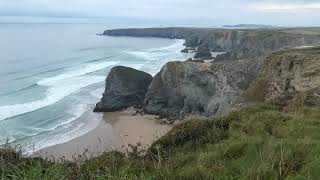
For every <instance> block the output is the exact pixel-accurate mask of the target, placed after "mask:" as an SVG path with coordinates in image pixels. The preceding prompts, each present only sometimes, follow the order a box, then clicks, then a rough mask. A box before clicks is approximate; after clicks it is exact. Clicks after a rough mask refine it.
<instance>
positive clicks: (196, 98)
mask: <svg viewBox="0 0 320 180" xmlns="http://www.w3.org/2000/svg"><path fill="white" fill-rule="evenodd" d="M259 64H260V63H258V62H255V61H234V62H230V63H195V62H190V61H186V62H170V63H167V64H166V65H165V66H164V67H163V68H162V70H161V72H160V73H158V74H157V75H156V76H155V78H154V79H153V81H152V83H151V84H150V86H149V88H148V92H147V94H146V96H145V104H144V109H145V111H146V112H147V113H150V114H157V115H160V116H161V117H165V118H167V119H170V118H168V117H173V118H177V119H181V118H183V117H184V116H189V115H200V116H216V115H220V114H225V113H227V112H229V110H230V107H231V104H232V103H233V101H234V100H235V99H236V97H238V96H239V95H240V94H241V93H242V92H243V91H244V90H246V88H247V87H249V84H250V83H251V82H252V81H253V80H254V79H255V77H256V74H257V71H258V69H259Z"/></svg>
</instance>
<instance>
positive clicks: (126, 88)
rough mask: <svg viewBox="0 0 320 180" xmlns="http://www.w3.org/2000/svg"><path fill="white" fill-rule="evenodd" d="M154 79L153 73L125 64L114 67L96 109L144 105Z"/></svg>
mask: <svg viewBox="0 0 320 180" xmlns="http://www.w3.org/2000/svg"><path fill="white" fill-rule="evenodd" d="M152 79H153V77H152V76H151V75H149V74H147V73H145V72H142V71H138V70H135V69H132V68H128V67H123V66H116V67H114V68H112V69H111V71H110V73H109V75H108V77H107V79H106V87H105V92H104V93H103V97H102V99H101V101H100V102H99V103H98V104H97V105H96V107H95V109H94V111H95V112H110V111H117V110H122V109H124V108H127V107H130V106H142V105H143V99H144V96H145V93H146V91H147V89H148V86H149V84H150V83H151V81H152Z"/></svg>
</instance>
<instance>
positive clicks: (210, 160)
mask: <svg viewBox="0 0 320 180" xmlns="http://www.w3.org/2000/svg"><path fill="white" fill-rule="evenodd" d="M319 130H320V109H319V108H302V109H301V110H299V111H297V112H291V113H284V112H281V111H280V110H279V109H278V108H277V107H273V106H271V107H270V106H255V107H249V108H245V109H243V110H241V111H238V112H234V113H231V114H230V115H229V116H227V117H224V118H216V119H210V120H206V121H196V120H194V121H188V122H185V123H183V124H180V125H177V126H176V127H175V128H174V129H173V130H172V131H170V132H169V133H168V134H167V135H166V136H164V137H163V138H161V139H160V140H158V141H157V142H155V143H154V144H153V145H152V147H151V148H150V149H149V150H148V151H147V153H145V154H144V155H143V156H142V155H141V154H140V153H139V152H133V153H131V154H129V156H125V155H123V154H121V153H119V152H109V153H105V154H103V155H102V156H100V157H97V158H94V159H90V160H87V161H85V162H82V163H72V162H59V163H58V162H56V163H55V162H48V161H45V160H42V159H37V158H26V157H23V156H21V155H20V154H19V153H16V152H14V151H11V150H5V149H3V150H2V151H0V178H1V179H223V180H229V179H266V180H269V179H288V180H289V179H290V180H291V179H292V180H304V179H318V178H319V177H320V143H319V139H320V131H319Z"/></svg>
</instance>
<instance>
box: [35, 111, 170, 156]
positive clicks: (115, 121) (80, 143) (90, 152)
mask: <svg viewBox="0 0 320 180" xmlns="http://www.w3.org/2000/svg"><path fill="white" fill-rule="evenodd" d="M158 121H159V120H157V118H156V117H155V116H152V115H141V114H138V113H136V111H135V110H134V109H128V110H125V111H121V112H110V113H104V114H103V117H102V119H101V122H100V123H99V125H98V126H97V127H96V128H95V129H94V130H92V131H90V132H89V133H87V134H85V135H83V136H80V137H78V138H76V139H73V140H71V141H69V142H66V143H63V144H57V145H54V146H51V147H48V148H45V149H42V150H40V151H37V152H35V153H34V154H33V155H32V156H36V157H42V158H47V159H60V158H63V159H67V160H81V159H83V158H84V159H87V158H90V157H95V156H98V155H100V154H102V153H103V152H106V151H111V150H118V151H122V152H126V151H127V150H128V144H132V145H136V144H137V143H141V146H142V147H144V148H148V147H149V146H150V145H151V144H152V142H154V141H155V140H157V139H158V138H160V137H161V136H163V135H164V134H166V133H167V132H168V131H169V130H170V129H171V127H172V126H169V125H162V124H160V123H159V122H158Z"/></svg>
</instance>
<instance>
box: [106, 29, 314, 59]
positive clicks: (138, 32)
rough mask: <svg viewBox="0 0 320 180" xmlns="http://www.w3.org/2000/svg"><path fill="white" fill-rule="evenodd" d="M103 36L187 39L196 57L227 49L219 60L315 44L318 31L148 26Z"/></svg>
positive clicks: (108, 31) (267, 53)
mask: <svg viewBox="0 0 320 180" xmlns="http://www.w3.org/2000/svg"><path fill="white" fill-rule="evenodd" d="M103 35H109V36H131V37H159V38H170V39H185V40H186V42H185V46H186V49H185V50H183V52H189V51H190V50H192V51H193V50H195V51H196V52H197V54H198V56H197V58H202V59H208V58H210V57H208V53H209V52H228V54H227V55H222V56H218V57H217V58H216V59H217V60H236V59H248V58H258V57H263V56H267V55H269V54H270V53H272V52H275V51H277V50H280V49H282V48H288V47H297V46H305V45H308V46H310V45H316V44H319V42H320V35H319V34H317V33H304V32H303V31H301V30H300V31H292V30H288V29H256V30H252V29H214V28H183V27H174V28H145V29H115V30H106V31H105V32H104V33H103Z"/></svg>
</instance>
